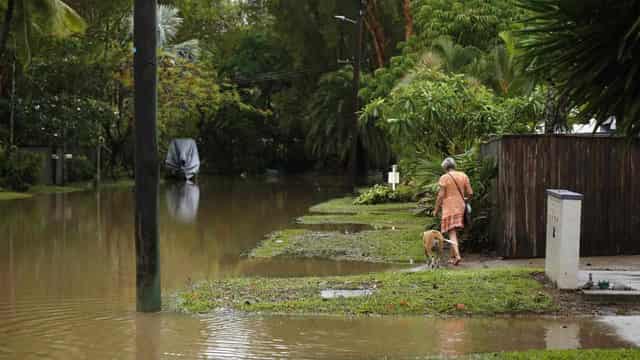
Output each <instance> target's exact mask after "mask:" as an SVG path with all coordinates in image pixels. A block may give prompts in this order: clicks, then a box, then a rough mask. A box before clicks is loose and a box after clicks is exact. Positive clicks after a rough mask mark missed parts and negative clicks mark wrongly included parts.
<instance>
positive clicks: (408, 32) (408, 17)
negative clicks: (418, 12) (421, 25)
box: [402, 0, 413, 41]
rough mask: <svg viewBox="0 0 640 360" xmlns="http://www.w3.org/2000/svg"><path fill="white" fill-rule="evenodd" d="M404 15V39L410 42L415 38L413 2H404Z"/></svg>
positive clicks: (405, 0) (406, 0)
mask: <svg viewBox="0 0 640 360" xmlns="http://www.w3.org/2000/svg"><path fill="white" fill-rule="evenodd" d="M402 12H403V14H404V39H405V41H408V40H409V39H410V38H411V37H412V36H413V14H412V13H411V0H403V1H402Z"/></svg>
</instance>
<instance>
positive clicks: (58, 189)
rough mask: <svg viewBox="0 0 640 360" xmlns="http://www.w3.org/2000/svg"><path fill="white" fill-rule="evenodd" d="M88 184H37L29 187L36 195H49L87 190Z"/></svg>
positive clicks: (31, 192)
mask: <svg viewBox="0 0 640 360" xmlns="http://www.w3.org/2000/svg"><path fill="white" fill-rule="evenodd" d="M87 189H88V188H87V187H86V186H82V185H78V184H74V185H69V186H55V185H36V186H32V187H31V188H30V189H29V193H30V194H34V195H47V194H67V193H72V192H78V191H86V190H87Z"/></svg>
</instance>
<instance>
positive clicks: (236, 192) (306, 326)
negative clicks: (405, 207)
mask: <svg viewBox="0 0 640 360" xmlns="http://www.w3.org/2000/svg"><path fill="white" fill-rule="evenodd" d="M344 192H345V187H343V186H342V185H341V181H339V180H336V179H304V178H296V179H286V180H277V181H276V180H271V181H261V180H230V179H224V178H205V179H203V180H202V181H201V182H200V183H199V185H198V186H192V187H183V186H172V185H166V186H163V187H162V189H161V204H160V206H161V207H160V220H161V224H162V225H161V246H160V249H161V266H162V275H161V276H162V287H163V291H164V293H165V294H170V293H172V292H174V291H176V290H179V289H181V288H183V287H184V286H186V285H187V284H189V283H191V282H195V281H200V280H206V279H216V278H223V277H230V276H304V275H316V276H323V275H336V274H355V273H364V272H371V271H380V270H385V269H387V267H386V266H384V265H375V264H362V263H343V262H331V261H288V260H277V261H253V260H249V259H246V258H244V257H242V256H241V255H242V254H243V253H245V252H246V251H248V250H250V249H251V248H253V247H254V246H255V245H256V244H257V243H258V242H259V241H260V240H261V239H262V238H263V237H264V236H265V235H266V234H268V233H269V232H271V231H274V230H277V229H282V228H285V227H287V226H290V225H291V224H292V222H293V221H294V219H295V218H297V217H299V216H301V215H304V214H305V212H306V210H307V209H308V208H309V207H310V206H311V205H313V204H316V203H319V202H321V201H323V200H326V199H328V198H330V197H333V196H336V195H340V194H343V193H344ZM132 200H133V197H132V192H131V190H130V189H123V190H105V191H102V192H100V193H96V192H85V193H73V194H65V195H51V196H39V197H35V198H33V199H29V200H20V201H9V202H0V358H2V359H174V358H175V359H202V358H208V359H224V358H229V359H238V358H247V359H273V358H291V359H304V358H309V359H326V358H331V359H341V358H367V357H369V358H370V357H374V358H377V357H384V356H387V355H390V356H391V357H393V358H413V357H416V356H424V355H429V354H438V353H442V354H458V353H468V352H484V351H498V350H517V349H532V348H548V347H551V348H557V347H568V348H577V347H616V346H638V345H640V343H638V339H640V334H637V332H636V333H634V332H633V330H632V329H638V328H640V320H639V319H638V318H633V317H628V318H602V319H591V320H589V319H585V320H540V319H457V320H447V321H443V320H434V319H425V318H420V317H415V318H414V317H411V318H361V319H344V318H339V317H282V316H278V317H267V316H247V315H241V314H235V313H229V312H219V313H214V314H210V315H207V316H188V315H181V314H175V313H171V312H168V311H165V312H162V313H159V314H153V315H140V314H136V313H135V274H134V271H135V257H134V243H133V236H132V234H133V203H132ZM630 329H631V330H630ZM507 334H508V336H506V335H507Z"/></svg>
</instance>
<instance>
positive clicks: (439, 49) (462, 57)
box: [431, 36, 482, 74]
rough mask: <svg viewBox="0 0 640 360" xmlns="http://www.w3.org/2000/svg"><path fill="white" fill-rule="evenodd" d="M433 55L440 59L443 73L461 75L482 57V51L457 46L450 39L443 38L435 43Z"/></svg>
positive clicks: (470, 47)
mask: <svg viewBox="0 0 640 360" xmlns="http://www.w3.org/2000/svg"><path fill="white" fill-rule="evenodd" d="M431 54H433V55H435V56H436V57H437V58H439V60H440V66H441V68H442V70H443V71H445V72H447V73H456V74H460V73H463V72H465V68H466V67H467V66H469V65H471V64H472V63H473V62H474V61H475V60H476V59H478V58H479V57H480V56H481V55H482V51H481V50H480V49H477V48H475V47H473V46H462V45H459V44H456V43H455V42H454V41H453V40H452V39H451V38H450V37H448V36H442V37H439V38H438V39H436V40H435V41H434V42H433V45H432V46H431ZM436 63H437V61H436Z"/></svg>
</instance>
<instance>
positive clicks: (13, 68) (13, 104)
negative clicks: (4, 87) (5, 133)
mask: <svg viewBox="0 0 640 360" xmlns="http://www.w3.org/2000/svg"><path fill="white" fill-rule="evenodd" d="M15 118H16V58H15V57H14V58H13V64H11V112H10V114H9V144H10V145H11V146H13V144H14V142H15V141H14V140H15V139H14V135H13V134H14V127H15Z"/></svg>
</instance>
